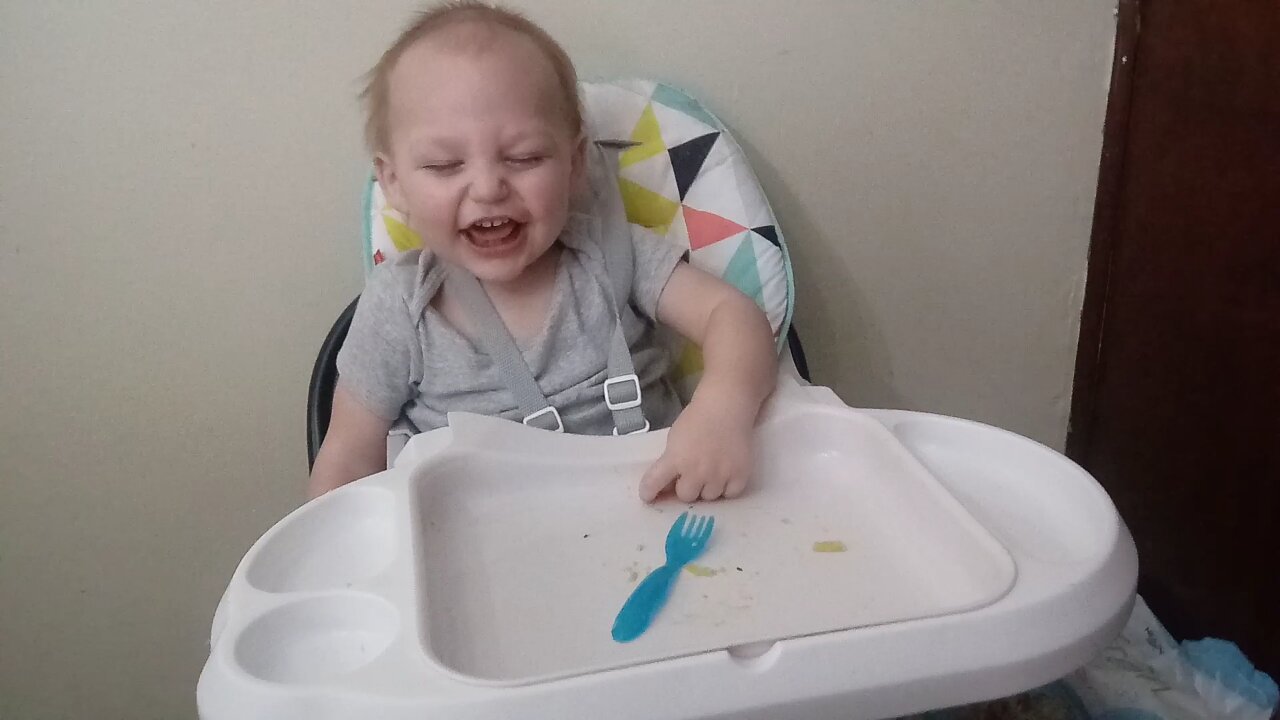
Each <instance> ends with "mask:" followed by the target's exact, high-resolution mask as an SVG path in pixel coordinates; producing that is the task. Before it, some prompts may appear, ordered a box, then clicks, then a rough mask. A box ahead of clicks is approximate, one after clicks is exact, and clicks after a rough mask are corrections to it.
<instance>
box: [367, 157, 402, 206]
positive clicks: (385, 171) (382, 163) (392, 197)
mask: <svg viewBox="0 0 1280 720" xmlns="http://www.w3.org/2000/svg"><path fill="white" fill-rule="evenodd" d="M373 174H374V176H375V177H377V178H378V185H379V187H381V188H382V193H383V194H384V195H386V196H387V204H388V205H390V206H391V207H392V208H393V209H395V210H396V211H397V212H399V213H400V214H402V215H404V214H407V212H408V211H407V210H406V209H405V202H404V192H403V190H402V188H401V187H400V178H399V176H398V175H397V174H396V166H395V163H393V162H391V158H389V157H387V155H386V153H378V154H377V155H375V156H374V157H373Z"/></svg>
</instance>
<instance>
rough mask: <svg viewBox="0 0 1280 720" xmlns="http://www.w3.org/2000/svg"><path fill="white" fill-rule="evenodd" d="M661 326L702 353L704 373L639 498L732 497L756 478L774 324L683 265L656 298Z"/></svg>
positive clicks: (771, 375) (742, 298) (774, 365)
mask: <svg viewBox="0 0 1280 720" xmlns="http://www.w3.org/2000/svg"><path fill="white" fill-rule="evenodd" d="M658 321H659V322H661V323H663V324H664V325H667V326H669V327H671V328H673V329H674V330H676V331H677V332H679V333H680V334H681V335H683V336H684V337H686V338H688V339H689V340H692V341H693V342H695V343H697V344H698V345H699V346H701V348H702V358H703V365H704V368H705V369H704V371H703V375H702V379H701V381H699V383H698V388H697V390H696V391H695V392H694V394H693V399H692V400H691V401H690V402H689V406H688V407H686V408H685V409H684V412H682V413H680V417H679V418H677V419H676V422H675V424H673V425H672V426H671V431H670V433H669V434H668V436H667V448H666V451H665V452H664V453H663V454H662V457H660V458H658V461H657V462H655V463H654V464H653V466H652V467H651V468H649V471H648V472H647V473H646V474H645V476H644V478H643V479H642V480H641V481H640V497H641V498H642V499H643V500H644V501H645V502H651V501H652V500H653V499H654V498H656V497H657V496H658V495H659V494H661V493H662V492H663V491H664V490H666V489H667V488H669V487H671V486H672V484H674V485H675V491H676V495H677V496H678V497H679V498H680V499H681V500H683V501H685V502H693V501H694V500H697V499H699V498H702V499H703V500H714V499H716V498H718V497H720V496H722V495H723V496H724V497H735V496H737V495H739V494H741V493H742V491H743V489H745V488H746V484H747V476H748V475H749V474H750V471H751V467H750V465H751V439H752V435H753V432H754V428H755V421H756V416H757V415H758V414H759V412H760V406H761V405H762V404H763V403H764V401H765V399H766V398H767V397H769V394H770V393H772V392H773V387H774V384H775V382H776V380H777V372H778V360H777V354H776V352H775V350H774V340H773V331H772V329H771V328H770V327H769V321H768V319H767V318H766V317H765V315H764V313H763V312H761V311H760V309H759V308H758V307H756V304H755V303H754V302H752V301H751V299H750V298H748V297H747V296H746V295H743V294H742V293H741V292H739V291H738V290H737V289H736V288H734V287H733V286H731V285H729V284H727V283H725V282H724V281H722V280H720V279H718V278H716V277H714V276H712V275H709V274H707V273H705V272H703V271H701V270H699V269H697V268H694V267H693V266H691V265H689V264H688V263H683V262H682V263H680V264H679V265H677V266H676V269H675V271H674V272H673V273H672V275H671V279H670V280H668V281H667V285H666V287H665V288H664V289H663V291H662V295H661V297H659V299H658Z"/></svg>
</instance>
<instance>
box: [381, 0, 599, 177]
mask: <svg viewBox="0 0 1280 720" xmlns="http://www.w3.org/2000/svg"><path fill="white" fill-rule="evenodd" d="M466 22H471V23H478V24H481V25H486V26H488V27H491V28H506V29H508V30H512V31H514V32H516V33H519V34H520V35H523V36H525V37H527V38H529V39H530V40H532V41H533V44H534V45H535V46H537V48H538V49H539V50H541V51H542V53H543V54H544V55H545V56H546V58H547V60H548V61H549V62H550V63H551V68H552V70H553V71H554V72H555V75H556V85H557V90H559V93H560V96H561V97H560V99H561V102H562V103H563V105H564V108H565V121H566V122H567V123H568V125H569V130H570V132H571V134H572V136H573V137H577V136H578V135H579V134H580V133H582V131H583V120H582V101H581V100H580V99H579V97H578V74H577V72H576V71H575V70H574V69H573V62H572V61H571V60H570V59H569V55H568V54H567V53H565V51H564V48H562V47H560V44H559V43H557V42H556V41H555V40H554V39H553V38H552V37H551V36H550V35H548V34H547V31H545V30H543V29H542V28H540V27H538V26H537V25H535V24H534V23H533V21H531V20H529V19H528V18H526V17H525V16H523V15H521V14H520V13H518V12H515V11H514V10H508V9H506V8H503V7H499V6H496V5H490V4H487V3H483V2H479V1H478V0H455V1H453V2H444V3H441V4H439V5H436V6H435V7H433V8H431V9H429V10H427V11H425V12H423V13H422V14H421V15H419V16H418V18H417V19H416V20H415V21H414V22H413V23H411V24H410V25H409V26H408V27H406V28H405V29H404V32H402V33H400V37H398V38H396V41H395V42H394V43H392V45H391V47H390V48H388V49H387V51H386V52H384V53H383V54H382V58H381V59H379V60H378V64H377V65H374V66H373V69H372V70H370V71H369V74H368V84H367V85H365V88H364V91H363V92H361V93H360V98H361V99H362V100H363V101H364V102H365V106H366V109H367V112H368V115H367V116H366V118H365V125H364V137H365V143H366V144H367V145H368V147H369V151H370V152H371V153H373V154H375V155H376V154H378V153H383V152H387V150H388V145H389V142H388V135H389V132H388V124H389V123H388V119H387V116H388V114H389V107H390V104H391V98H390V94H391V89H390V78H391V71H392V69H394V68H395V66H396V62H397V61H399V60H400V56H401V55H403V54H404V52H405V50H407V49H408V48H409V47H411V46H412V45H413V44H414V43H415V42H417V41H419V40H422V39H423V38H426V37H428V36H429V35H432V34H434V33H436V32H438V31H440V30H443V29H446V28H449V27H452V26H454V25H458V24H461V23H466Z"/></svg>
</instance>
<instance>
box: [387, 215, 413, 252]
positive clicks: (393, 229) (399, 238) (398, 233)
mask: <svg viewBox="0 0 1280 720" xmlns="http://www.w3.org/2000/svg"><path fill="white" fill-rule="evenodd" d="M382 224H383V225H385V226H386V228H387V235H389V236H391V244H392V245H395V246H396V250H398V251H400V252H405V251H406V250H414V249H417V248H420V247H422V238H420V237H418V233H416V232H414V231H412V230H410V229H409V226H408V225H405V224H404V223H402V222H400V221H399V220H397V219H395V218H393V217H391V216H390V215H387V214H385V213H384V214H383V215H382Z"/></svg>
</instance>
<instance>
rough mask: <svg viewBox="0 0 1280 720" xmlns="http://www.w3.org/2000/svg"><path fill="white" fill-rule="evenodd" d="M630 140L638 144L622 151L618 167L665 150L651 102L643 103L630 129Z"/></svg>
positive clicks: (631, 163) (634, 162)
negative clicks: (641, 109) (642, 110)
mask: <svg viewBox="0 0 1280 720" xmlns="http://www.w3.org/2000/svg"><path fill="white" fill-rule="evenodd" d="M631 142H638V143H640V144H639V145H636V146H635V147H633V148H630V149H628V150H627V151H626V152H624V153H622V155H621V156H620V157H619V158H618V166H619V167H627V166H628V165H634V164H636V163H638V162H640V161H641V160H644V159H647V158H651V157H653V156H654V155H657V154H658V153H662V152H666V151H667V146H666V145H663V144H662V130H661V129H660V128H659V127H658V116H657V115H654V114H653V103H649V104H648V105H645V106H644V112H642V113H640V121H639V122H637V123H636V127H635V129H634V130H632V131H631Z"/></svg>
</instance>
